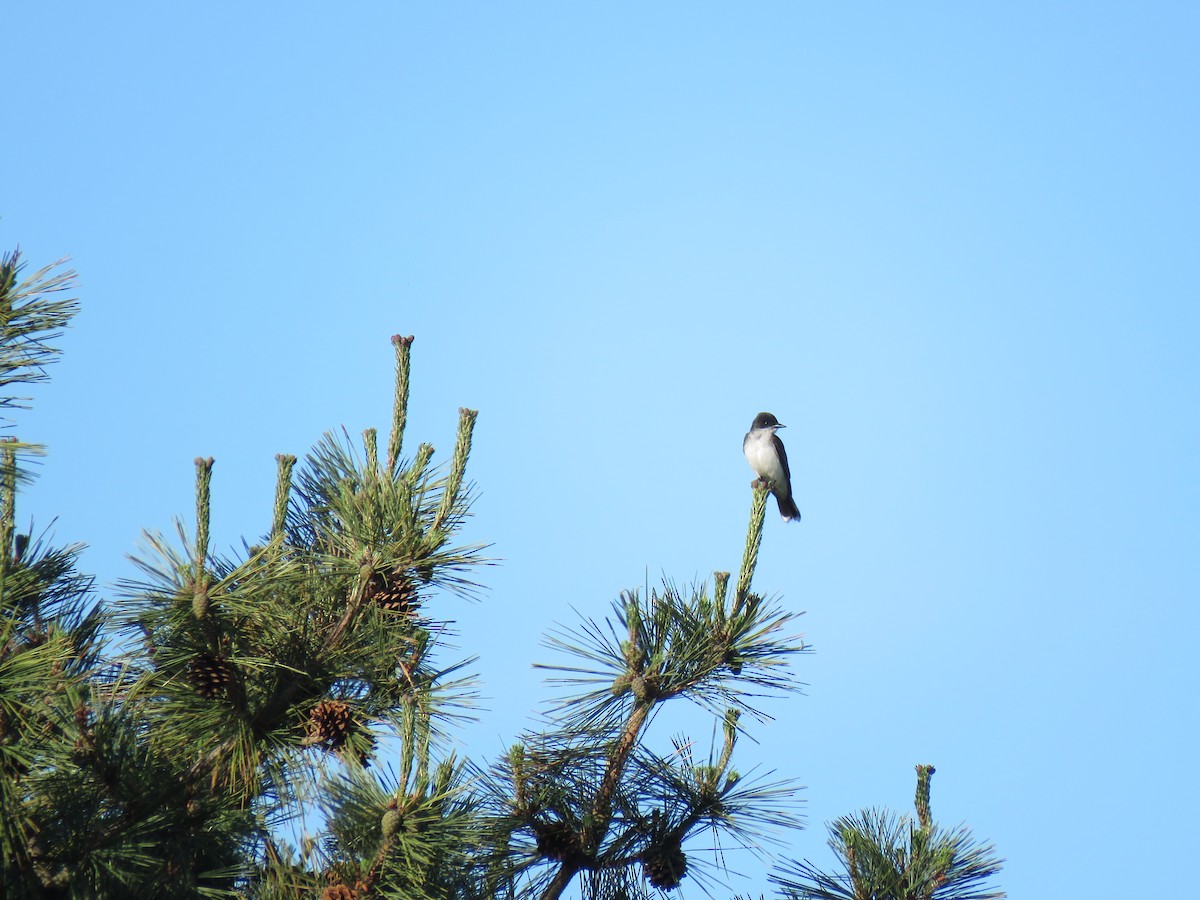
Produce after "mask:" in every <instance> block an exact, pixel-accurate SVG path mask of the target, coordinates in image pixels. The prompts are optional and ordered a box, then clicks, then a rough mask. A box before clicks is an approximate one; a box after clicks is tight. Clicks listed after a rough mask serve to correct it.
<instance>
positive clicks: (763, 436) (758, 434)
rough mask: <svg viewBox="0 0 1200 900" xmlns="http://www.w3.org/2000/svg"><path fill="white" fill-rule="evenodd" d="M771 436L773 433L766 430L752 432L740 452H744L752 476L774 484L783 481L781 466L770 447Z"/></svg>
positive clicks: (772, 448) (773, 449)
mask: <svg viewBox="0 0 1200 900" xmlns="http://www.w3.org/2000/svg"><path fill="white" fill-rule="evenodd" d="M773 436H774V435H773V433H772V432H771V431H769V430H766V429H764V430H763V431H753V432H751V433H750V436H749V437H747V438H746V442H745V444H744V445H743V446H742V450H743V451H744V452H745V454H746V462H748V463H750V468H751V469H753V470H754V474H755V475H757V476H758V477H759V478H766V479H767V480H768V481H770V482H771V483H772V484H775V483H778V482H782V481H783V466H782V465H780V463H779V457H778V456H777V455H776V453H775V448H774V447H773V446H771V438H772V437H773Z"/></svg>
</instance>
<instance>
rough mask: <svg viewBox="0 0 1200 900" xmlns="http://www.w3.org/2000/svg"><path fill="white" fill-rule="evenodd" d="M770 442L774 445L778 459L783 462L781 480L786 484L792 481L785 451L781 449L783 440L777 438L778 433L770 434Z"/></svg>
mask: <svg viewBox="0 0 1200 900" xmlns="http://www.w3.org/2000/svg"><path fill="white" fill-rule="evenodd" d="M771 443H772V444H773V445H774V446H775V452H776V453H778V454H779V461H780V462H781V463H782V464H783V480H784V482H785V483H786V484H788V485H790V484H791V483H792V470H791V469H789V468H788V461H787V451H786V450H784V449H783V441H781V440H780V439H779V435H777V434H773V435H771Z"/></svg>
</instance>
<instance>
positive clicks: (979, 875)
mask: <svg viewBox="0 0 1200 900" xmlns="http://www.w3.org/2000/svg"><path fill="white" fill-rule="evenodd" d="M933 771H934V769H933V766H917V794H916V808H917V818H916V820H915V821H914V820H912V819H910V818H908V817H906V816H898V815H896V814H895V813H892V812H890V811H888V810H875V809H865V810H861V811H860V812H857V813H854V814H852V815H849V816H843V817H842V818H840V819H838V820H837V821H835V822H833V823H832V824H831V825H830V826H829V846H830V847H831V848H832V849H833V852H834V854H835V855H836V856H837V859H838V862H839V863H840V864H841V866H842V868H843V870H844V872H843V874H837V875H831V874H827V873H825V872H822V871H820V870H819V869H817V868H815V867H814V866H812V865H811V864H810V863H808V862H803V863H794V864H793V865H792V866H791V870H790V871H789V872H788V873H787V874H785V875H783V876H781V877H779V878H778V879H776V880H777V881H778V882H779V884H780V885H781V886H782V887H783V888H784V889H785V894H786V895H787V897H788V898H790V900H999V898H1002V897H1004V896H1005V894H1004V893H1003V892H1002V891H996V890H992V889H989V888H988V887H987V885H986V883H985V882H986V881H987V880H988V879H989V878H991V876H993V875H994V874H996V873H997V872H998V871H1000V864H1001V860H1000V859H999V858H997V857H996V855H995V853H994V851H993V849H992V847H991V846H990V845H983V844H979V843H977V842H976V841H975V840H974V839H973V838H972V836H971V832H970V831H969V830H968V829H967V828H965V827H964V826H958V827H957V828H954V829H950V830H944V829H941V828H939V827H938V826H937V825H935V824H934V823H933V820H932V817H931V814H930V809H929V780H930V776H932V775H933Z"/></svg>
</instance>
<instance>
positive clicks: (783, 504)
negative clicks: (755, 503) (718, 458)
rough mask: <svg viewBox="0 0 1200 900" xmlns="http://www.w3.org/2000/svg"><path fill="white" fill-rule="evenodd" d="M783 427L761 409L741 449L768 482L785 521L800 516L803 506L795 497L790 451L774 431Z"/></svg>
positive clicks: (756, 470)
mask: <svg viewBox="0 0 1200 900" xmlns="http://www.w3.org/2000/svg"><path fill="white" fill-rule="evenodd" d="M784 427H785V426H783V425H780V424H779V420H778V419H776V418H775V417H774V416H773V415H771V414H770V413H768V412H764V413H759V414H758V415H757V416H755V417H754V421H753V422H752V423H751V424H750V430H749V431H748V432H746V437H745V438H743V439H742V452H743V453H745V454H746V462H748V463H750V468H751V469H753V470H754V474H755V475H757V476H758V477H759V480H761V481H764V482H766V484H767V487H769V488H770V489H771V493H772V494H774V495H775V502H776V503H778V504H779V514H780V515H781V516H783V521H785V522H791V521H799V520H800V510H799V509H797V508H796V501H795V500H793V499H792V473H791V470H790V469H789V468H788V459H787V451H786V450H784V449H783V441H781V440H780V439H779V435H777V434H776V433H775V432H777V431H778V430H779V429H780V428H784Z"/></svg>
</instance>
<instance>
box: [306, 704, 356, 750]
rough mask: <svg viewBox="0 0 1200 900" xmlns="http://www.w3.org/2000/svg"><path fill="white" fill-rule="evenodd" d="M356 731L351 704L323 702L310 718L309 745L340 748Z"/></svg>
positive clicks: (317, 706) (314, 708)
mask: <svg viewBox="0 0 1200 900" xmlns="http://www.w3.org/2000/svg"><path fill="white" fill-rule="evenodd" d="M353 730H354V714H353V712H351V710H350V704H348V703H344V702H343V701H341V700H322V701H321V702H320V703H318V704H317V705H316V706H314V707H313V711H312V712H311V713H310V714H309V717H308V743H310V744H328V745H329V746H330V747H335V748H336V747H340V746H342V744H344V743H346V738H347V737H348V736H349V735H350V732H352V731H353Z"/></svg>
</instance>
